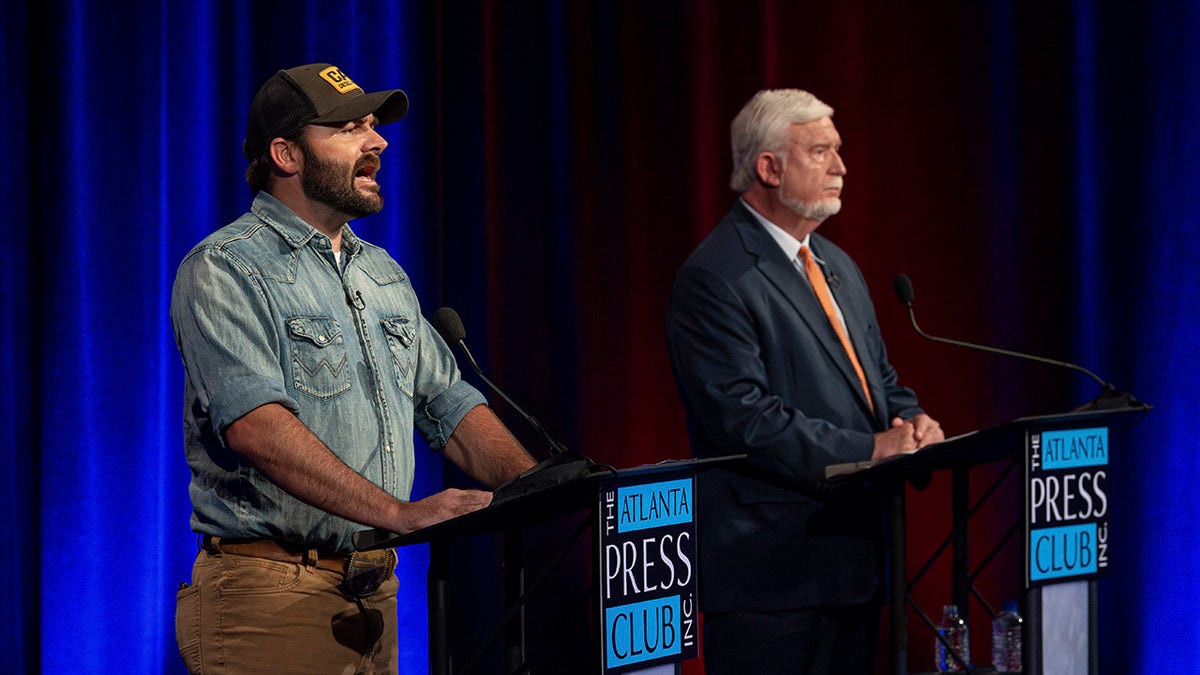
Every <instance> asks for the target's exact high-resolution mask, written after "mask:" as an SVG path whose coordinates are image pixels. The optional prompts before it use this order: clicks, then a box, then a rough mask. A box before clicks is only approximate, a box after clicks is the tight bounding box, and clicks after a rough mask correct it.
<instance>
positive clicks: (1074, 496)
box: [1025, 427, 1109, 588]
mask: <svg viewBox="0 0 1200 675" xmlns="http://www.w3.org/2000/svg"><path fill="white" fill-rule="evenodd" d="M1026 449H1027V452H1026V455H1025V456H1026V465H1025V466H1026V481H1025V534H1026V536H1025V585H1026V587H1027V588H1030V587H1034V586H1040V585H1043V584H1047V583H1060V582H1064V581H1077V580H1086V579H1094V578H1097V577H1100V576H1104V575H1106V574H1108V571H1109V567H1108V562H1109V553H1108V525H1109V508H1108V495H1109V485H1108V477H1109V471H1108V427H1085V428H1066V429H1040V430H1035V429H1031V430H1028V431H1027V432H1026Z"/></svg>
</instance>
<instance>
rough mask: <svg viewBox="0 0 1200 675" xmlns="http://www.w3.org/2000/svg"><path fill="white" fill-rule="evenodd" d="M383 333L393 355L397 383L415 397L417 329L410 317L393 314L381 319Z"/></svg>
mask: <svg viewBox="0 0 1200 675" xmlns="http://www.w3.org/2000/svg"><path fill="white" fill-rule="evenodd" d="M379 323H380V325H382V326H383V333H384V335H386V336H387V343H388V351H389V352H390V353H391V355H392V366H393V367H394V368H395V371H396V385H397V386H399V387H400V391H403V392H404V393H405V394H406V395H407V396H408V397H409V398H412V397H413V379H414V377H415V375H416V366H415V363H416V349H415V348H414V347H413V343H414V342H416V337H417V331H416V328H415V327H414V326H413V324H412V322H411V321H409V320H408V317H404V316H393V317H388V318H385V319H381V320H380V322H379Z"/></svg>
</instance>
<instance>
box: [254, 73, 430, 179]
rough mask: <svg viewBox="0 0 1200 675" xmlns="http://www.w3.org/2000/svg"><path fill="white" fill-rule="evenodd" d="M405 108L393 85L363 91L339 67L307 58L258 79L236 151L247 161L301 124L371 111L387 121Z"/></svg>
mask: <svg viewBox="0 0 1200 675" xmlns="http://www.w3.org/2000/svg"><path fill="white" fill-rule="evenodd" d="M407 112H408V95H407V94H405V93H404V92H403V91H401V90H399V89H392V90H389V91H377V92H374V93H371V94H368V93H366V92H364V91H363V90H362V87H360V86H358V85H357V84H355V83H354V80H351V79H350V78H349V77H348V76H347V75H346V74H345V73H343V72H342V69H341V68H338V67H337V66H332V65H330V64H328V63H310V64H308V65H305V66H296V67H295V68H288V69H287V70H281V71H279V72H278V73H275V75H273V76H272V77H271V79H269V80H267V81H266V82H265V83H263V86H262V87H261V88H259V90H258V93H257V94H255V95H254V101H252V102H251V103H250V116H249V119H248V120H247V122H246V140H245V141H243V143H242V154H243V155H245V157H246V159H250V160H253V159H254V158H256V157H259V156H261V155H262V154H263V153H264V152H266V151H267V148H268V147H269V146H270V144H271V140H272V139H274V138H277V137H279V136H283V137H287V136H289V135H291V134H294V133H297V132H299V131H300V129H301V128H302V127H303V126H304V125H306V124H323V123H329V124H334V123H338V122H349V121H351V120H356V119H359V118H362V117H366V116H367V115H370V114H371V113H375V118H376V119H377V120H378V123H379V124H389V123H391V122H395V121H397V120H399V119H400V118H402V117H404V115H405V113H407Z"/></svg>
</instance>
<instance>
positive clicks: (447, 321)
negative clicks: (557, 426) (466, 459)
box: [433, 307, 611, 505]
mask: <svg viewBox="0 0 1200 675" xmlns="http://www.w3.org/2000/svg"><path fill="white" fill-rule="evenodd" d="M433 327H434V328H435V329H437V332H438V334H439V335H441V336H442V339H443V340H445V341H446V344H448V345H451V346H453V345H458V346H459V347H462V350H463V353H464V354H466V355H467V360H468V361H470V362H471V368H473V369H474V370H475V373H476V374H477V375H479V377H480V378H481V379H482V380H483V381H484V382H486V383H487V386H489V387H491V389H492V391H494V392H496V393H497V394H499V395H500V398H503V399H504V400H505V401H506V402H507V403H508V404H509V405H510V406H512V409H513V410H516V411H517V412H518V413H520V415H521V417H524V418H525V421H526V422H528V423H529V426H531V427H533V428H534V429H535V430H536V431H537V432H538V434H539V435H540V436H541V437H542V440H543V441H545V443H546V445H547V446H549V448H550V457H549V458H548V459H544V460H542V461H541V462H539V463H538V464H537V465H535V466H534V467H533V468H531V469H528V470H527V471H525V472H524V473H520V474H517V475H516V476H514V477H512V478H511V479H509V480H508V482H506V483H504V484H503V485H501V486H500V487H497V488H496V489H495V490H493V491H492V504H493V505H497V504H501V503H503V502H507V501H510V500H513V499H517V498H520V497H522V496H524V495H527V494H531V493H534V492H539V491H541V490H545V489H548V488H552V487H554V486H556V485H559V484H562V483H568V482H570V481H572V480H575V479H576V478H580V477H582V476H587V475H588V474H590V473H592V472H593V471H594V470H597V469H600V470H606V469H607V470H611V467H606V466H603V465H597V464H596V463H595V462H593V461H592V460H591V459H589V458H588V457H586V456H584V455H582V454H580V453H577V452H570V451H568V450H567V449H566V447H564V446H563V445H562V444H561V443H558V442H556V441H555V440H554V439H553V438H551V437H550V434H548V433H546V430H545V429H543V428H542V425H541V424H539V423H538V421H537V420H536V419H534V418H533V416H532V415H530V414H529V413H527V412H525V411H524V410H522V409H521V406H519V405H517V404H516V403H514V402H513V400H512V399H511V398H509V397H508V395H507V394H505V393H504V392H503V391H501V390H500V387H497V386H496V384H495V383H494V382H492V381H491V380H490V379H488V377H487V375H484V374H483V369H481V368H480V367H479V364H478V363H476V362H475V357H474V356H472V355H471V350H470V349H467V341H466V337H467V330H466V329H465V328H463V323H462V319H460V318H458V312H456V311H454V310H453V309H450V308H449V307H442V308H440V309H438V310H437V311H436V312H434V313H433Z"/></svg>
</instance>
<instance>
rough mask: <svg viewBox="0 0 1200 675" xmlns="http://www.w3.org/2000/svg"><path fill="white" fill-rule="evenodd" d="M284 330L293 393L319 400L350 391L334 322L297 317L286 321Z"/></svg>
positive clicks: (343, 349)
mask: <svg viewBox="0 0 1200 675" xmlns="http://www.w3.org/2000/svg"><path fill="white" fill-rule="evenodd" d="M287 328H288V336H289V337H290V338H291V340H290V342H291V350H292V385H293V386H294V387H295V388H296V391H299V392H301V393H304V394H308V395H309V396H312V397H314V398H318V399H321V400H329V399H331V398H333V397H335V396H338V395H339V394H343V393H345V392H347V391H350V368H349V366H348V358H347V356H346V345H345V343H344V342H343V341H342V329H341V326H339V325H338V321H337V319H336V318H333V317H323V316H297V317H292V318H290V319H287Z"/></svg>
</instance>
